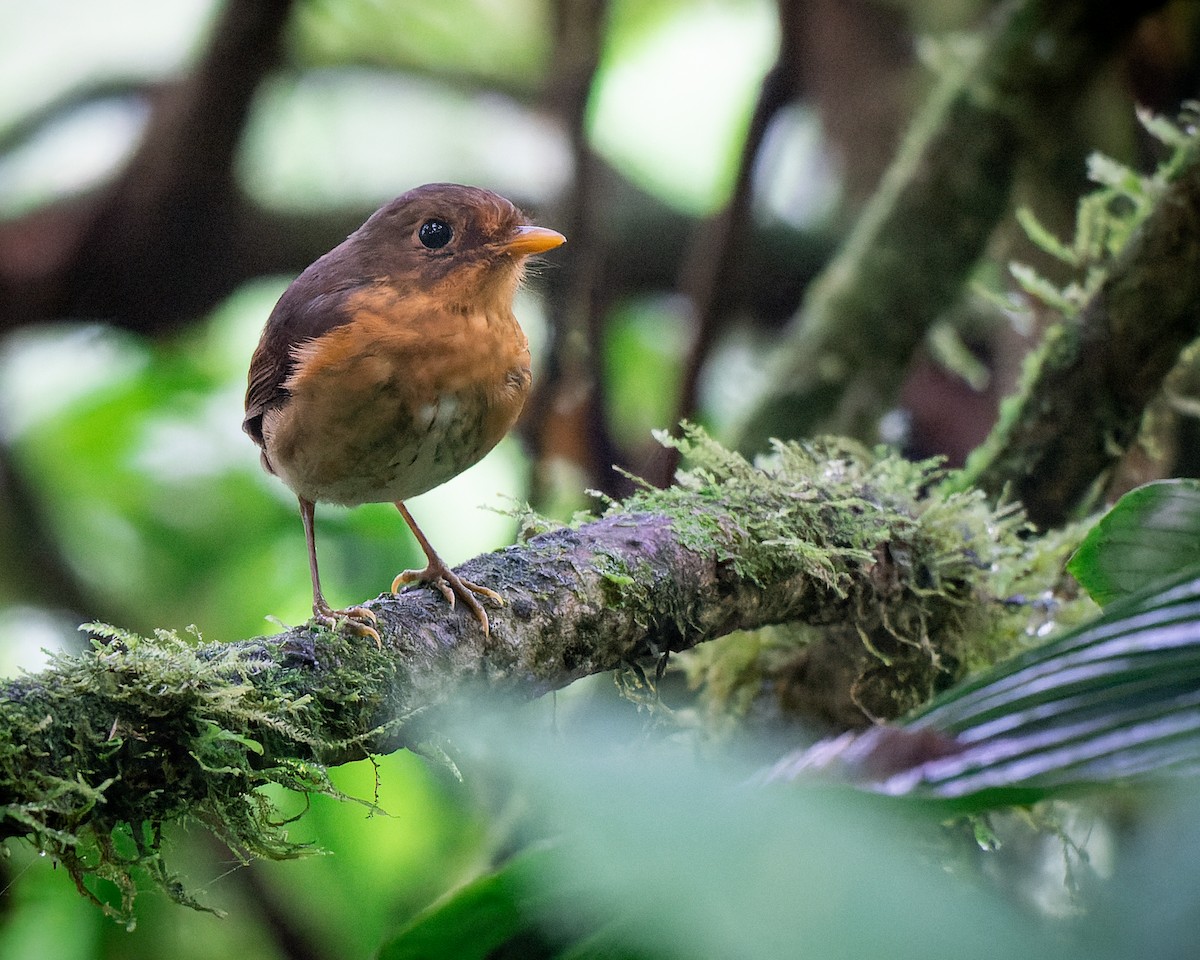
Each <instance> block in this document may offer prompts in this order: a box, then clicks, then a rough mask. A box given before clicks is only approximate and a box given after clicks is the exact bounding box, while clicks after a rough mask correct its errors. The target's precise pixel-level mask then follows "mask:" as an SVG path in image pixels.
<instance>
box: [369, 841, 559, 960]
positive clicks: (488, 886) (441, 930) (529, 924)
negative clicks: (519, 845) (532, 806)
mask: <svg viewBox="0 0 1200 960" xmlns="http://www.w3.org/2000/svg"><path fill="white" fill-rule="evenodd" d="M551 855H552V850H551V849H550V848H549V847H544V846H543V847H534V848H533V849H531V850H527V851H525V852H524V853H522V854H520V855H519V856H517V857H514V858H513V859H512V860H510V861H508V863H506V864H505V865H504V866H503V867H501V868H500V869H499V870H497V871H495V872H494V873H490V874H487V875H485V876H482V877H480V878H478V879H477V880H475V881H473V882H471V883H469V884H467V885H466V886H464V887H461V888H460V889H459V890H457V891H455V892H454V893H453V894H452V895H450V896H449V897H448V898H446V899H444V900H441V901H439V902H438V903H436V904H434V905H433V906H431V907H430V908H429V909H427V910H425V911H424V912H423V913H421V914H419V915H418V916H417V917H416V918H415V919H414V920H413V921H412V922H411V923H410V924H409V925H408V926H407V927H405V928H404V929H403V930H401V931H400V933H399V934H397V935H396V936H395V937H394V938H393V939H392V940H391V941H390V942H388V943H387V944H385V945H384V947H383V948H382V949H381V950H380V951H379V954H378V960H426V958H429V957H454V958H457V960H484V958H486V957H490V956H492V955H494V954H496V953H497V951H500V950H501V949H502V948H504V947H506V946H508V947H512V946H513V945H514V944H515V943H518V942H520V943H522V944H525V945H526V946H528V943H529V941H530V940H533V941H540V940H541V939H542V937H541V935H540V934H539V933H538V932H537V930H536V924H535V918H539V917H545V916H547V915H548V914H551V913H552V911H553V908H554V907H555V906H556V904H555V903H554V900H555V899H556V898H554V897H552V896H550V895H545V894H542V893H539V892H538V889H539V881H538V878H539V877H540V876H541V875H542V874H544V873H545V872H546V861H547V859H548V858H549V857H550V856H551ZM557 906H560V907H561V904H557ZM505 955H506V956H507V955H509V953H505ZM511 955H513V956H516V955H517V954H516V953H512V954H511ZM539 955H540V954H539Z"/></svg>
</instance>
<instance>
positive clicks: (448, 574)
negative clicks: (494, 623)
mask: <svg viewBox="0 0 1200 960" xmlns="http://www.w3.org/2000/svg"><path fill="white" fill-rule="evenodd" d="M396 509H397V510H399V511H400V516H402V517H403V518H404V522H405V523H407V524H408V528H409V529H410V530H411V531H412V532H413V536H414V537H416V538H417V543H419V544H420V545H421V549H422V550H423V551H425V559H426V560H427V561H428V563H427V565H426V567H425V569H424V570H405V571H404V572H403V573H402V574H400V575H399V576H397V577H396V579H395V580H393V581H392V593H396V592H398V591H399V589H400V588H401V587H402V586H403V585H404V584H406V583H429V584H432V585H433V586H435V587H437V588H438V589H439V590H440V591H441V592H442V596H444V597H445V598H446V599H447V600H448V601H449V602H450V606H451V607H453V606H454V598H455V597H458V599H460V600H461V601H462V602H463V603H465V604H466V605H467V607H468V608H469V609H470V611H471V612H472V613H473V614H475V619H476V620H478V621H479V624H480V626H482V627H483V635H484V636H485V637H486V636H488V632H489V626H488V615H487V611H485V610H484V609H483V605H482V604H481V603H480V602H479V601H478V600H477V599H476V598H475V595H476V594H478V595H479V596H481V597H486V598H487V599H488V600H491V601H492V602H494V603H496V604H497V605H498V606H504V598H503V597H501V596H500V594H498V593H496V591H495V590H489V589H488V588H487V587H482V586H480V585H479V584H477V583H472V582H471V581H470V580H464V579H463V578H462V577H460V576H459V575H458V574H457V573H455V572H454V571H453V570H451V569H450V568H449V567H448V566H446V561H445V560H443V559H442V558H441V557H439V556H438V555H437V551H435V550H434V549H433V546H432V545H431V544H430V543H429V541H428V540H426V539H425V534H423V533H422V532H421V528H420V527H418V526H417V521H416V520H414V519H413V516H412V514H411V513H409V512H408V508H407V507H406V506H405V505H404V503H403V501H401V500H397V501H396Z"/></svg>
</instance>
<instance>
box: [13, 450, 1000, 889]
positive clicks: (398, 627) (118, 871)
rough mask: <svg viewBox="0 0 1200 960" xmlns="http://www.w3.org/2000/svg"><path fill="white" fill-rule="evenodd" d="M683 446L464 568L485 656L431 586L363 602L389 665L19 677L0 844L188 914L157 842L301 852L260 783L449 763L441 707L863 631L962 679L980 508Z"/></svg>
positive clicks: (899, 476) (906, 673) (858, 455)
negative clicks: (657, 482)
mask: <svg viewBox="0 0 1200 960" xmlns="http://www.w3.org/2000/svg"><path fill="white" fill-rule="evenodd" d="M677 443H679V444H680V446H681V447H682V448H683V449H684V452H685V454H687V455H689V456H690V457H691V458H692V460H693V461H694V462H695V463H696V464H697V466H696V467H694V468H693V469H692V470H691V471H689V472H686V473H683V474H681V476H680V485H679V486H678V487H677V488H675V489H672V490H668V491H661V490H655V489H643V490H641V491H640V492H638V493H636V494H635V495H634V496H633V497H631V498H630V499H629V500H627V501H626V502H624V503H623V504H620V505H614V506H613V508H612V509H611V510H610V511H609V512H608V514H607V515H605V516H603V517H602V518H600V519H597V520H593V521H592V522H589V523H585V524H583V525H581V526H578V527H573V528H569V527H559V528H556V529H551V530H548V531H546V532H543V533H540V534H537V535H535V536H532V537H530V538H529V539H528V540H527V541H526V542H524V543H522V544H520V545H518V546H514V547H510V548H508V549H505V550H500V551H498V552H495V553H491V554H488V555H486V556H482V557H478V558H476V559H475V560H472V561H471V562H469V563H468V564H466V565H464V567H463V572H464V573H465V574H466V575H469V576H470V577H471V578H472V579H474V580H476V581H478V582H482V583H488V584H492V585H493V586H497V587H500V588H501V589H502V591H503V593H504V595H505V597H506V598H507V601H508V603H507V606H506V607H505V608H504V609H502V610H496V611H494V615H493V619H492V634H491V637H490V639H487V640H485V639H484V638H483V636H482V634H481V632H480V630H479V628H478V624H476V622H475V621H474V619H473V618H471V617H470V615H469V614H468V613H466V612H465V611H462V610H459V611H456V612H454V613H451V612H450V611H449V610H448V609H447V608H446V605H445V602H444V601H443V600H442V599H441V598H440V596H439V595H437V594H436V593H435V592H434V591H432V590H429V589H425V588H418V589H410V590H408V591H406V592H405V593H403V594H402V595H400V596H397V597H390V596H389V597H387V598H380V599H378V600H375V601H372V602H371V603H370V604H369V606H371V607H372V609H374V611H375V612H376V614H377V615H378V617H379V625H380V633H381V634H382V636H383V645H382V648H376V646H375V644H374V643H372V642H370V641H369V640H364V639H363V638H361V637H352V636H347V635H344V634H339V633H333V632H329V631H322V630H314V629H313V628H311V627H309V626H302V627H296V628H293V629H290V630H287V631H285V632H284V633H281V634H279V635H278V636H274V637H270V638H259V639H253V640H245V641H242V642H236V643H197V642H189V641H187V640H185V639H181V638H178V637H176V636H174V635H171V634H167V633H162V634H159V635H158V636H156V637H154V638H150V639H141V638H137V637H133V636H129V635H126V634H124V633H123V632H121V631H119V630H116V629H112V628H109V629H106V630H101V631H100V633H101V634H102V635H103V639H102V640H100V641H98V642H97V643H96V645H95V647H94V649H92V650H91V651H90V652H87V653H85V654H82V655H79V656H71V657H66V656H63V657H59V658H57V659H56V660H55V661H54V662H53V663H52V665H51V666H50V667H49V668H48V669H47V670H45V671H43V672H41V673H37V674H33V675H28V676H23V677H21V678H18V679H15V680H11V681H9V682H7V683H6V684H5V685H4V686H3V689H2V691H0V693H2V699H0V814H2V818H0V837H5V838H9V837H26V838H29V839H30V840H32V842H34V843H35V844H37V845H38V846H39V847H41V848H42V849H45V850H47V851H48V852H50V853H52V854H53V855H54V856H56V857H58V858H60V859H61V860H62V862H63V863H64V864H65V865H66V866H67V868H68V869H69V870H70V871H71V873H72V875H73V876H75V878H76V880H77V881H78V882H79V883H80V885H81V889H84V890H85V892H87V891H86V889H85V888H84V886H83V883H84V880H85V879H86V878H88V877H89V876H99V877H103V878H107V879H109V880H112V881H113V882H115V883H117V884H118V886H119V887H120V888H121V890H122V892H123V895H124V897H125V900H126V904H125V910H126V912H127V911H128V908H129V903H130V902H131V899H132V896H133V889H134V888H133V883H132V880H131V879H130V876H131V874H130V869H131V867H132V866H137V865H140V866H142V867H146V868H148V869H149V870H150V871H151V873H152V875H153V876H155V877H156V878H157V879H158V881H159V882H160V883H161V884H162V885H163V886H164V887H165V888H166V889H168V891H169V892H171V893H172V895H174V896H176V897H177V898H180V899H186V896H185V894H184V893H183V892H182V887H180V886H179V885H178V884H177V883H176V882H175V881H174V880H173V879H172V878H171V877H170V875H169V874H168V873H167V872H166V871H165V869H164V868H163V864H162V858H161V854H160V851H159V837H160V831H161V827H162V826H163V825H164V824H166V823H169V822H171V821H175V820H179V819H184V818H191V819H196V820H200V821H202V822H204V823H206V824H208V825H209V826H210V827H211V828H212V829H214V830H215V831H216V832H217V833H219V834H220V835H221V836H222V837H223V838H224V839H225V840H226V841H227V842H229V843H230V844H231V846H232V847H233V848H234V849H235V850H236V851H239V852H240V853H242V854H243V855H246V856H250V855H262V856H268V857H282V856H290V855H294V854H295V853H296V852H297V850H296V848H295V847H294V846H292V845H290V844H289V843H288V842H287V840H286V836H285V835H284V834H283V833H282V832H281V828H280V826H279V824H278V822H277V819H278V818H277V816H276V814H275V812H274V810H273V809H272V807H271V805H270V803H269V802H268V800H267V799H266V798H265V795H264V794H262V793H261V792H260V791H258V789H257V788H258V787H260V786H263V785H265V784H269V783H276V784H282V785H284V786H286V787H289V788H291V789H295V790H301V791H313V790H318V791H325V792H334V791H333V788H332V787H331V786H330V784H329V782H328V780H327V778H326V775H325V766H326V765H329V764H337V763H341V762H344V761H347V760H352V759H356V758H360V757H363V756H365V755H368V754H371V753H382V752H387V751H391V750H394V749H397V748H400V747H406V746H407V747H416V748H418V749H420V748H422V746H423V745H433V746H432V747H431V749H433V750H437V749H439V748H438V747H437V744H438V734H439V720H438V708H439V707H441V706H444V705H448V704H450V703H453V702H454V701H461V700H462V699H463V698H465V697H466V696H467V695H468V694H469V693H470V692H471V691H473V690H478V689H480V688H482V689H484V690H486V691H487V692H488V693H490V694H508V695H513V696H516V697H518V698H532V697H536V696H539V695H541V694H543V693H545V692H547V691H550V690H554V689H557V688H560V687H563V686H565V685H567V684H569V683H571V682H572V681H573V680H576V679H577V678H580V677H583V676H585V675H588V674H593V673H598V672H601V671H609V670H614V669H617V668H619V667H621V666H622V665H627V664H631V663H636V662H637V661H639V660H644V659H645V658H649V657H661V656H662V655H664V654H666V653H668V652H670V651H681V650H685V649H687V648H689V647H692V646H694V645H696V644H699V643H702V642H704V641H706V640H711V639H713V638H716V637H720V636H722V635H724V634H727V633H729V632H731V631H734V630H738V629H745V628H753V627H760V626H764V625H767V624H778V623H784V622H788V621H804V622H808V623H813V624H830V623H839V624H847V623H851V624H853V625H854V629H856V630H857V631H858V632H859V634H860V635H861V637H862V639H863V641H864V643H866V644H869V646H870V647H871V648H872V649H873V650H875V651H877V653H878V655H879V656H880V657H882V658H884V659H885V660H887V662H888V663H889V664H891V665H893V666H896V667H897V671H898V672H897V676H903V677H905V678H906V682H908V683H909V684H914V683H915V684H916V687H917V688H918V689H917V690H916V692H915V693H914V692H912V691H909V692H908V693H907V694H905V695H904V696H899V695H898V698H897V703H898V704H904V703H911V702H913V700H914V698H915V699H916V700H917V701H919V700H921V699H924V698H925V697H927V696H928V695H929V693H930V691H931V690H932V689H933V687H934V686H935V685H936V684H937V683H939V682H941V681H944V680H945V679H947V678H950V677H952V676H953V675H954V674H956V673H957V672H959V671H960V669H961V666H960V665H961V664H962V663H963V662H964V661H965V659H967V656H966V653H965V652H964V649H963V644H964V640H963V638H964V636H966V635H967V634H968V633H972V634H977V633H978V631H977V630H975V629H974V628H976V627H978V626H979V623H980V618H992V619H995V618H998V617H999V616H1000V615H1001V614H1002V613H1003V612H1005V611H1007V610H1008V609H1009V608H1010V607H1011V603H997V602H990V601H995V600H996V599H997V597H996V596H995V594H994V593H993V591H994V590H996V589H997V588H1000V589H1007V588H1008V587H1009V586H1010V584H1009V583H1008V582H1006V581H1003V580H1002V579H998V578H997V577H996V575H995V573H994V572H993V571H994V569H995V566H996V564H997V563H1000V562H1001V561H1003V560H1005V558H1007V560H1008V561H1012V559H1013V558H1014V557H1016V556H1017V555H1018V554H1019V552H1020V549H1021V548H1020V547H1019V545H1018V541H1017V537H1016V535H1015V532H1016V530H1017V528H1018V527H1019V525H1020V518H1019V516H1014V515H1012V514H1011V512H1010V513H1008V514H1005V513H1003V512H1002V513H1000V514H996V513H994V512H993V511H992V510H991V509H990V508H989V507H987V506H986V505H985V502H984V499H983V498H982V496H979V495H977V494H954V495H949V496H943V495H941V494H939V495H938V496H937V497H936V499H923V494H922V493H921V491H923V490H928V489H930V485H931V483H932V481H933V480H934V479H936V477H935V476H934V474H935V472H936V471H935V470H934V468H933V467H932V466H931V465H929V464H926V465H913V464H909V463H905V462H904V461H902V460H900V459H898V458H891V457H887V458H883V459H878V460H877V459H875V458H873V457H871V456H870V455H868V454H866V453H865V452H862V451H858V452H855V451H853V450H849V449H846V448H844V447H837V446H832V445H826V446H823V447H819V448H810V447H803V446H798V445H787V446H781V447H779V448H778V450H777V452H776V454H775V456H774V457H773V458H772V461H771V462H770V463H769V464H767V465H766V467H765V469H760V468H758V467H755V466H752V465H751V464H749V463H748V462H747V461H745V460H744V459H742V458H741V457H739V456H737V455H735V454H731V453H729V452H728V451H725V450H723V449H721V448H720V447H719V446H718V445H716V444H715V443H713V442H712V441H710V440H708V439H707V438H706V437H704V436H703V435H702V434H700V433H698V432H696V431H692V432H690V433H689V434H688V436H687V438H686V439H684V440H683V441H677ZM1011 565H1012V564H1011V563H1009V566H1011ZM905 664H907V665H908V667H909V669H907V670H902V669H899V668H900V667H902V666H904V665H905ZM914 664H917V665H921V666H922V667H923V669H922V670H914V669H911V668H912V666H913V665H914ZM914 677H917V678H918V679H916V680H914V679H913V678H914ZM90 882H92V881H89V883H90Z"/></svg>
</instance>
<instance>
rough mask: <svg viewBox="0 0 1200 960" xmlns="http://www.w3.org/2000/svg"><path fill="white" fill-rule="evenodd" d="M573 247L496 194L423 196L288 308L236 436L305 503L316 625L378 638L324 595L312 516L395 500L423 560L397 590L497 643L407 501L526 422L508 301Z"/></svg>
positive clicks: (329, 260)
mask: <svg viewBox="0 0 1200 960" xmlns="http://www.w3.org/2000/svg"><path fill="white" fill-rule="evenodd" d="M563 239H564V238H563V237H562V235H561V234H558V233H556V232H554V231H553V230H547V229H544V228H542V227H536V226H532V225H530V224H529V223H528V221H527V220H526V219H525V217H524V216H523V215H522V214H521V212H520V211H519V210H517V208H516V207H514V206H513V205H512V204H511V203H510V202H509V201H507V200H505V199H504V198H503V197H499V196H497V195H496V194H494V193H491V192H489V191H487V190H481V189H479V188H476V187H464V186H460V185H458V184H449V183H434V184H428V185H426V186H423V187H417V188H416V189H415V190H410V191H409V192H408V193H405V194H403V195H402V196H400V197H397V198H396V199H395V200H393V201H391V202H390V203H388V204H386V205H385V206H383V207H382V208H380V209H379V210H378V211H376V212H375V213H374V214H373V215H372V216H371V217H370V219H368V220H367V222H366V223H364V224H363V225H362V226H361V227H360V228H359V229H358V230H357V231H355V232H354V233H353V234H351V235H350V236H349V237H348V238H347V239H346V240H345V242H344V243H342V244H340V245H339V246H337V247H335V248H334V249H333V250H331V251H330V252H329V253H327V254H325V255H324V256H323V257H321V258H320V259H319V260H317V261H316V262H315V263H313V264H312V265H311V266H310V267H309V268H308V269H307V270H305V271H304V272H303V273H302V274H300V276H299V277H297V278H296V280H295V282H293V283H292V285H291V286H290V287H288V289H287V290H286V291H285V292H284V294H283V296H282V297H280V298H279V302H278V303H277V304H276V305H275V309H274V310H273V311H272V312H271V316H270V317H269V318H268V320H267V324H266V327H265V328H264V329H263V333H262V339H261V340H260V341H259V344H258V349H257V350H255V351H254V357H253V359H252V360H251V361H250V374H249V385H248V388H247V390H246V417H245V420H244V421H243V423H242V427H243V429H244V430H245V431H246V432H247V433H248V434H249V435H250V437H251V438H252V439H253V440H254V442H255V443H257V444H258V445H259V447H260V448H261V449H262V463H263V466H264V467H265V468H266V469H267V470H268V471H269V472H271V473H273V474H275V475H276V476H278V477H279V478H280V479H281V480H283V482H284V483H286V484H287V485H288V486H289V487H290V488H291V489H292V491H293V492H294V493H295V494H296V496H297V498H298V499H299V501H300V514H301V517H302V519H303V521H304V529H305V535H306V539H307V542H308V558H309V569H310V572H311V575H312V587H313V613H314V615H315V616H316V618H317V619H318V620H319V621H321V622H323V623H326V624H332V623H334V622H335V621H336V620H338V619H340V618H346V620H347V621H348V622H349V624H350V625H351V626H352V627H354V628H355V629H357V630H358V632H360V633H364V634H367V635H370V636H374V637H375V639H376V641H378V639H379V637H378V634H377V633H376V631H375V630H374V622H375V617H374V615H373V614H372V613H371V612H370V611H369V610H367V609H366V608H364V607H352V608H350V609H348V610H332V609H331V608H330V607H329V605H328V604H327V603H326V602H325V598H324V596H322V593H321V583H320V577H319V575H318V573H317V556H316V546H315V535H314V530H313V513H314V504H316V503H337V504H342V505H345V506H356V505H358V504H361V503H379V502H385V501H386V502H393V503H395V504H396V507H397V508H398V509H399V510H400V513H401V514H402V515H403V517H404V519H405V520H406V521H407V522H408V525H409V526H410V527H411V529H412V531H413V534H414V535H415V536H416V538H417V541H418V542H419V543H420V544H421V548H422V549H423V550H424V552H425V555H426V558H427V560H428V565H427V566H426V567H425V569H424V570H420V571H414V570H409V571H405V572H404V573H402V574H400V575H399V576H398V577H396V579H395V580H394V581H393V583H392V590H393V591H395V590H397V589H399V587H400V586H401V584H404V583H409V582H413V581H426V582H430V583H433V584H434V585H435V586H437V587H438V588H439V589H440V590H441V592H442V593H443V594H444V595H445V596H446V598H447V599H448V600H449V601H450V604H451V605H453V604H454V598H455V597H456V596H457V597H458V598H459V599H460V600H462V601H463V602H464V603H465V604H467V606H468V607H469V608H470V609H471V611H472V612H473V613H474V614H475V616H476V617H477V618H478V620H479V622H480V623H481V624H482V625H483V629H484V632H485V633H487V630H488V618H487V613H486V612H485V611H484V609H483V606H482V605H481V604H480V602H479V600H478V599H476V596H475V595H476V594H478V595H480V596H483V597H486V598H488V599H489V600H493V601H496V602H500V597H499V595H498V594H496V593H495V592H494V591H492V590H489V589H488V588H486V587H481V586H479V585H477V584H474V583H471V582H470V581H467V580H462V579H461V578H459V577H458V576H457V575H456V574H454V573H453V572H452V571H451V570H450V569H449V568H448V567H447V566H446V564H445V563H444V562H443V561H442V560H441V558H440V557H438V555H437V553H435V552H434V550H433V548H432V547H431V546H430V545H429V541H428V540H426V539H425V537H424V535H423V534H422V533H421V531H420V529H419V528H418V527H417V525H416V522H415V521H414V520H413V518H412V516H411V514H409V512H408V510H407V508H406V507H405V506H404V501H405V500H407V499H408V498H410V497H415V496H417V495H419V494H422V493H424V492H426V491H427V490H431V489H433V488H434V487H436V486H438V485H439V484H442V483H445V482H446V481H447V480H449V479H450V478H451V477H453V476H456V475H457V474H459V473H461V472H462V471H463V470H465V469H466V468H467V467H469V466H471V465H472V464H473V463H476V462H477V461H478V460H479V459H481V458H482V457H483V456H484V454H486V453H487V452H488V451H489V450H491V449H492V447H494V446H495V445H496V443H497V442H499V440H500V438H501V437H503V436H504V434H505V433H507V432H508V430H509V428H510V427H512V425H513V423H514V422H515V421H516V419H517V415H518V414H519V413H520V412H521V407H522V406H523V404H524V402H525V397H526V394H528V392H529V386H530V370H529V344H528V341H527V340H526V338H525V334H524V332H523V331H522V330H521V327H520V325H519V324H518V323H517V320H516V318H515V317H514V316H513V312H512V302H513V296H514V294H515V293H516V290H517V286H518V285H519V284H520V281H521V278H522V275H523V273H524V262H525V259H526V258H527V257H528V256H530V255H532V254H537V253H542V252H544V251H546V250H550V249H552V248H554V247H556V246H558V245H559V244H560V243H562V242H563Z"/></svg>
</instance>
